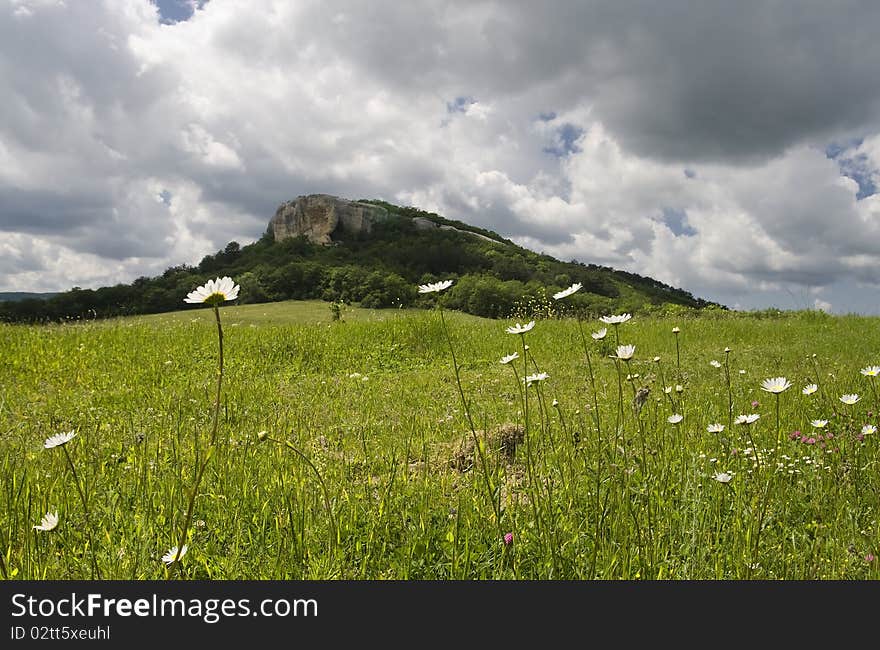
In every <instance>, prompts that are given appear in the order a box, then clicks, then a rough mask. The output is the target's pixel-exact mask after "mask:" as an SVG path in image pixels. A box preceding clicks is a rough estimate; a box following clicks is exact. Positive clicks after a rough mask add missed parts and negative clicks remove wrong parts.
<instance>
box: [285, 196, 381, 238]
mask: <svg viewBox="0 0 880 650" xmlns="http://www.w3.org/2000/svg"><path fill="white" fill-rule="evenodd" d="M387 218H388V212H387V211H386V210H385V208H382V207H379V206H378V205H371V204H369V203H359V202H357V201H347V200H345V199H340V198H338V197H336V196H330V195H329V194H308V195H305V196H299V197H297V198H296V199H294V200H293V201H287V202H286V203H282V204H281V205H280V206H278V210H277V211H276V212H275V216H274V217H272V221H270V222H269V227H270V228H271V229H272V232H273V234H274V235H275V241H280V240H282V239H285V238H287V237H300V236H302V235H305V236H306V237H308V238H309V240H310V241H312V242H314V243H316V244H324V245H327V244H332V243H333V242H334V241H339V240H341V239H344V238H345V235H346V234H348V235H360V234H362V233H369V232H370V231H371V230H372V228H373V224H374V223H376V222H377V221H382V220H384V219H387Z"/></svg>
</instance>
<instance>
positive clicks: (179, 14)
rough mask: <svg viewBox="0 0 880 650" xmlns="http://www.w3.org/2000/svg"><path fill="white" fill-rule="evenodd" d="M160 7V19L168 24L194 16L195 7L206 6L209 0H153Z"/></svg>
mask: <svg viewBox="0 0 880 650" xmlns="http://www.w3.org/2000/svg"><path fill="white" fill-rule="evenodd" d="M152 1H153V4H155V5H156V6H157V7H158V8H159V20H160V22H162V23H164V24H166V25H173V24H174V23H179V22H183V21H185V20H189V19H190V18H192V15H193V13H194V12H195V9H196V8H198V9H201V8H202V7H204V6H205V5H206V4H207V3H208V0H196V1H195V2H190V0H152Z"/></svg>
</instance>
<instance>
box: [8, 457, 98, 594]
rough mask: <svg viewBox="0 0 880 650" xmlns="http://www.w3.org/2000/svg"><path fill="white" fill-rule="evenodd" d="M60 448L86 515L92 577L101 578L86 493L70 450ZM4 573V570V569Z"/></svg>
mask: <svg viewBox="0 0 880 650" xmlns="http://www.w3.org/2000/svg"><path fill="white" fill-rule="evenodd" d="M61 450H62V451H63V452H64V457H65V458H66V459H67V464H68V466H69V467H70V472H71V473H72V474H73V484H74V485H76V491H77V492H79V498H80V500H81V501H82V504H83V512H84V513H85V517H86V539H87V540H88V542H89V550H90V551H91V556H92V570H93V571H94V574H93V577H97V578H98V580H100V579H101V571H100V569H98V560H97V558H96V556H95V545H94V543H92V522H91V517H89V504H88V503H87V502H86V495H85V493H84V492H83V489H82V486H80V484H79V476H77V474H76V466H75V465H74V464H73V459H72V458H71V457H70V452H69V451H67V447H66V446H65V445H62V447H61ZM4 573H5V571H4Z"/></svg>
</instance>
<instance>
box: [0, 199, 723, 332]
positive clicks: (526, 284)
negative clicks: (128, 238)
mask: <svg viewBox="0 0 880 650" xmlns="http://www.w3.org/2000/svg"><path fill="white" fill-rule="evenodd" d="M316 197H318V198H319V199H320V200H317V202H316ZM316 206H318V207H316ZM320 206H323V207H320ZM327 206H330V207H327ZM347 206H354V208H353V209H352V210H349V207H347ZM321 210H323V212H321ZM346 210H348V211H347V212H346ZM285 219H286V223H287V224H288V226H289V227H288V228H287V229H286V230H285V229H284V228H282V229H280V230H279V223H280V222H281V221H283V220H285ZM282 233H284V234H285V236H282ZM223 275H228V276H231V277H232V278H234V279H235V281H236V282H238V283H239V284H241V288H242V290H241V293H240V298H239V302H240V303H259V302H274V301H280V300H289V299H296V300H306V299H320V300H325V301H333V302H342V303H349V304H359V305H360V306H362V307H368V308H381V307H409V306H415V307H419V306H423V305H426V304H430V303H429V301H427V300H426V299H425V298H424V297H420V295H419V294H418V291H417V285H418V284H423V283H426V282H433V281H437V280H440V279H448V278H452V279H455V280H456V282H455V284H454V286H453V288H452V289H450V290H449V291H448V292H447V293H446V294H445V295H444V300H445V301H446V302H445V304H446V305H447V306H448V307H449V308H452V309H458V310H461V311H464V312H467V313H471V314H474V315H477V316H484V317H489V318H501V317H508V316H517V317H519V316H523V317H525V316H532V315H538V314H542V313H543V314H546V313H547V312H548V311H549V310H550V309H551V308H552V306H553V305H552V303H553V300H552V298H550V296H552V294H553V293H554V292H555V291H558V290H559V289H561V288H564V287H566V286H568V285H569V284H571V283H574V282H580V283H582V284H583V285H584V288H583V290H582V291H580V292H579V293H577V294H575V295H574V296H572V299H571V300H570V301H566V303H567V306H568V307H569V308H573V309H578V310H580V311H581V312H582V313H585V314H593V315H595V314H601V313H609V312H621V311H629V312H646V311H657V310H668V309H680V308H695V309H699V308H704V307H721V306H720V305H717V304H715V303H711V302H708V301H705V300H701V299H699V298H695V297H694V296H692V295H691V294H690V293H688V292H687V291H684V290H682V289H676V288H674V287H671V286H669V285H667V284H664V283H662V282H658V281H657V280H654V279H652V278H648V277H643V276H640V275H637V274H634V273H627V272H624V271H618V270H615V269H612V268H608V267H605V266H597V265H594V264H584V263H581V262H577V261H570V262H563V261H560V260H557V259H555V258H553V257H551V256H549V255H543V254H539V253H536V252H534V251H531V250H528V249H526V248H523V247H521V246H518V245H516V244H514V243H513V242H511V241H509V240H507V239H505V238H504V237H502V236H501V235H499V234H498V233H495V232H492V231H489V230H484V229H481V228H476V227H474V226H471V225H469V224H465V223H462V222H460V221H455V220H450V219H446V218H444V217H442V216H440V215H437V214H434V213H429V212H425V211H422V210H419V209H417V208H412V207H400V206H396V205H392V204H390V203H386V202H384V201H375V200H363V201H358V202H356V203H355V202H350V201H344V200H341V199H336V198H335V197H327V195H310V196H307V197H299V199H298V200H297V201H294V202H289V203H286V204H282V206H281V207H280V208H279V212H278V213H277V214H276V216H275V217H274V218H273V219H272V221H271V222H270V224H269V228H268V229H267V231H266V233H265V234H264V235H263V236H262V237H261V238H260V239H259V240H258V241H256V242H254V243H252V244H249V245H247V246H241V245H239V244H238V242H234V241H233V242H229V244H227V245H226V247H225V248H224V249H223V250H220V251H218V252H217V253H215V254H213V255H207V256H205V257H204V258H203V259H202V260H201V262H200V263H199V264H198V265H197V266H189V265H186V264H182V265H179V266H173V267H171V268H169V269H167V270H166V271H165V272H164V273H163V274H162V275H160V276H157V277H153V278H147V277H141V278H138V279H137V280H135V281H134V282H132V283H131V284H119V285H116V286H112V287H102V288H100V289H94V290H92V289H81V288H76V287H75V288H73V289H71V290H70V291H66V292H64V293H60V294H58V295H56V296H54V297H52V298H50V299H48V300H37V299H29V300H19V301H15V302H4V303H0V319H2V320H4V321H7V322H46V321H62V320H71V319H83V318H103V317H111V316H122V315H132V314H148V313H161V312H167V311H176V310H179V309H181V307H182V305H183V303H182V300H183V297H184V296H185V295H186V294H187V293H188V292H189V291H191V290H192V289H193V288H194V287H196V286H198V285H200V284H203V283H204V282H205V281H206V280H207V279H209V278H213V277H215V276H223Z"/></svg>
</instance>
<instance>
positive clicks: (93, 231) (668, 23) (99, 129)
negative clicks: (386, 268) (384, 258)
mask: <svg viewBox="0 0 880 650" xmlns="http://www.w3.org/2000/svg"><path fill="white" fill-rule="evenodd" d="M878 33H880V3H878V2H876V1H874V0H865V1H861V2H860V1H856V0H852V1H848V0H841V1H839V2H833V3H832V2H827V1H825V0H817V1H810V0H798V1H795V0H792V1H784V0H780V1H769V0H768V1H764V2H752V1H749V0H740V1H738V2H728V1H725V0H718V1H715V2H712V1H708V0H707V1H703V2H698V3H697V2H692V1H691V0H664V2H656V1H654V0H644V1H643V2H639V1H631V2H618V1H613V0H609V1H607V2H602V1H594V2H589V1H584V0H582V1H574V0H571V1H569V0H557V1H555V2H547V3H539V2H531V1H527V0H504V1H497V2H490V1H481V0H445V1H441V0H431V1H428V0H408V1H407V2H400V0H387V1H386V0H371V1H370V2H363V1H362V0H314V1H313V0H296V1H293V0H210V1H208V2H203V1H192V2H191V1H188V0H158V1H157V2H150V1H149V0H0V98H2V100H0V291H54V290H64V289H68V288H70V287H72V286H75V285H76V286H81V287H98V286H102V285H106V284H112V283H116V282H128V281H131V280H133V279H134V278H136V277H138V276H142V275H154V274H157V273H160V272H161V271H163V270H164V269H165V268H167V267H168V266H172V265H176V264H181V263H189V264H195V263H198V261H199V260H200V259H201V258H202V256H204V255H205V254H206V253H209V252H213V251H216V250H217V249H219V248H222V247H223V246H224V245H225V244H226V243H227V242H229V241H230V240H233V239H235V240H237V241H239V242H240V243H242V244H244V243H248V242H250V241H253V240H254V239H256V238H258V237H259V236H260V235H261V234H262V233H263V232H264V231H265V229H266V225H267V223H268V221H269V219H270V218H271V216H272V215H273V213H274V211H275V208H276V207H277V206H278V204H279V203H281V202H283V201H285V200H289V199H291V198H294V197H296V196H298V195H300V194H309V193H315V192H326V193H330V194H335V195H338V196H342V197H346V198H351V199H358V198H381V199H385V200H387V201H391V202H393V203H397V204H401V205H413V206H417V207H419V208H422V209H425V210H430V211H435V212H438V213H440V214H442V215H445V216H447V217H450V218H455V219H461V220H463V221H466V222H469V223H473V224H475V225H480V226H483V227H486V228H490V229H492V230H495V231H497V232H498V233H500V234H502V235H504V236H507V237H509V238H511V239H513V240H515V241H517V242H518V243H520V244H522V245H524V246H527V247H529V248H532V249H534V250H539V251H544V252H547V253H549V254H551V255H554V256H556V257H559V258H561V259H565V260H569V259H578V260H581V261H584V262H593V263H597V264H604V265H608V266H613V267H616V268H622V269H627V270H630V271H634V272H636V273H640V274H643V275H650V276H652V277H655V278H658V279H660V280H662V281H664V282H667V283H669V284H672V285H675V286H678V287H682V288H684V289H687V290H688V291H691V292H692V293H693V294H694V295H696V296H699V297H703V298H707V299H711V300H716V301H718V302H721V303H723V304H726V305H728V306H731V307H738V308H743V309H749V308H757V307H766V306H777V307H781V308H820V309H826V310H830V311H833V312H835V313H845V312H860V313H871V314H876V313H880V272H878V269H880V194H878V193H877V191H878V188H880V74H878V70H880V38H878V37H877V34H878Z"/></svg>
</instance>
